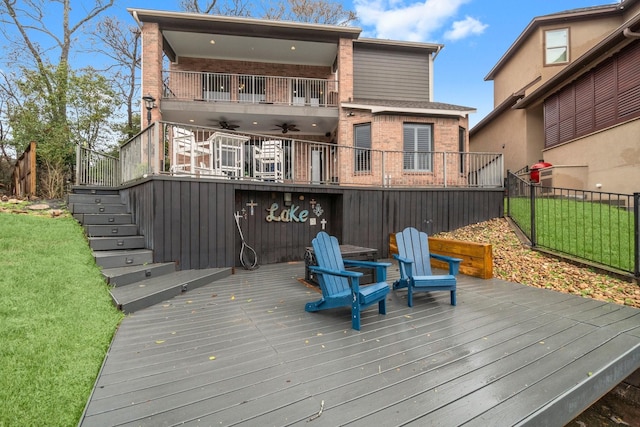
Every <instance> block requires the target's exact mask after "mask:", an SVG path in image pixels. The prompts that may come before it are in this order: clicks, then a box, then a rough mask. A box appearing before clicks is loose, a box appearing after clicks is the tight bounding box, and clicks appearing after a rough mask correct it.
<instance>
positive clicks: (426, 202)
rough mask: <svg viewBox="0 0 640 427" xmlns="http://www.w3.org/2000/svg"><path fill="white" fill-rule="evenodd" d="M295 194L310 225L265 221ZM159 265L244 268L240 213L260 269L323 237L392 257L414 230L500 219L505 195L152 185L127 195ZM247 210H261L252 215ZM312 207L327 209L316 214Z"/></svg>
mask: <svg viewBox="0 0 640 427" xmlns="http://www.w3.org/2000/svg"><path fill="white" fill-rule="evenodd" d="M284 192H289V193H291V194H292V196H293V197H292V202H293V204H294V205H295V206H296V208H295V209H294V210H295V212H296V215H299V214H300V212H301V211H303V210H306V211H308V212H309V216H308V218H309V219H311V218H314V219H315V224H313V223H312V222H311V221H309V220H307V221H304V222H296V221H289V222H284V221H267V220H266V218H267V215H268V213H269V212H268V211H267V209H268V208H269V207H270V206H271V205H272V204H273V203H278V205H279V208H278V211H277V212H276V213H277V214H278V215H279V214H280V213H281V212H282V208H283V204H284V203H283V193H284ZM122 193H123V194H124V195H125V199H126V200H128V203H129V207H130V210H131V213H132V215H133V217H134V219H135V222H136V224H137V225H138V226H139V228H140V232H141V234H143V235H144V237H145V243H146V247H147V248H149V249H153V261H154V262H176V263H177V265H178V268H179V269H201V268H211V267H230V266H240V262H239V257H238V255H239V251H240V247H241V240H240V236H239V233H238V230H237V228H236V224H235V220H234V212H240V213H242V214H243V217H242V219H241V221H240V222H241V227H242V232H243V235H244V237H245V240H246V243H247V244H248V245H249V246H251V247H252V248H254V249H255V251H256V253H257V255H258V262H259V264H261V265H265V264H274V263H281V262H290V261H300V260H302V259H304V253H305V249H306V247H308V246H310V244H311V240H312V239H313V238H314V237H315V235H316V234H317V233H318V232H319V231H321V230H322V228H323V222H324V227H325V230H326V231H327V232H328V233H330V234H332V235H335V236H336V237H338V239H339V240H340V242H341V243H344V244H351V245H355V246H364V247H369V248H375V249H377V250H378V256H379V257H382V258H386V257H388V255H389V252H388V249H389V234H390V233H395V232H397V231H400V230H402V229H403V228H405V227H408V226H413V227H416V228H418V229H420V230H422V231H425V232H427V233H429V234H435V233H438V232H440V231H447V230H452V229H455V228H459V227H462V226H465V225H468V224H473V223H477V222H481V221H485V220H488V219H491V218H496V217H500V216H502V214H503V199H504V193H503V191H502V189H461V188H456V189H453V188H452V189H448V188H438V189H397V188H395V189H386V188H381V189H364V188H347V187H339V186H336V187H305V186H288V185H277V184H276V185H273V184H262V183H256V184H248V183H246V182H243V181H233V180H228V181H225V180H198V179H194V178H178V177H153V178H149V179H148V180H145V181H142V182H140V183H136V184H133V185H131V186H130V187H128V188H126V189H124V190H122ZM249 203H255V204H256V206H255V207H254V213H253V215H251V209H250V205H248V204H249ZM314 207H321V210H322V212H320V209H316V212H314Z"/></svg>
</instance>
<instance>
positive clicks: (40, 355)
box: [0, 213, 122, 426]
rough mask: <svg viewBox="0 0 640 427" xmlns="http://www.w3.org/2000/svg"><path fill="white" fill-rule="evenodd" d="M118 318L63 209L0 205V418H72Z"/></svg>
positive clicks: (71, 422) (1, 422) (61, 422)
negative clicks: (19, 209)
mask: <svg viewBox="0 0 640 427" xmlns="http://www.w3.org/2000/svg"><path fill="white" fill-rule="evenodd" d="M121 319H122V314H121V313H120V312H119V311H118V310H116V308H115V307H114V306H113V304H112V302H111V298H110V296H109V291H108V287H107V285H106V283H105V281H104V279H103V278H102V276H101V274H100V270H99V268H98V267H97V266H96V265H95V262H94V260H93V257H92V255H91V251H90V249H89V247H88V245H87V241H86V238H85V236H84V233H83V230H82V227H81V226H80V225H79V224H78V223H77V222H76V221H75V220H74V219H72V218H71V217H69V216H66V217H58V218H50V217H45V216H36V215H18V214H12V213H0V370H1V372H2V374H1V375H0V426H44V425H47V426H75V425H77V424H78V421H79V419H80V416H81V415H82V411H83V410H84V406H85V404H86V402H87V399H88V397H89V394H90V393H91V390H92V388H93V384H94V382H95V379H96V376H97V374H98V372H99V370H100V366H101V365H102V361H103V359H104V356H105V354H106V351H107V349H108V346H109V344H110V342H111V338H112V337H113V334H114V332H115V330H116V328H117V326H118V324H119V322H120V320H121Z"/></svg>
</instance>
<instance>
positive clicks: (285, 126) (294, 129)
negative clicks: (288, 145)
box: [274, 123, 300, 133]
mask: <svg viewBox="0 0 640 427" xmlns="http://www.w3.org/2000/svg"><path fill="white" fill-rule="evenodd" d="M276 126H278V127H279V128H280V129H282V133H287V132H289V131H291V132H300V129H298V128H297V127H296V125H294V124H290V123H283V124H281V125H276ZM274 130H276V129H274Z"/></svg>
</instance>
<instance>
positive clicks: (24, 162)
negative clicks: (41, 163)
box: [13, 141, 36, 197]
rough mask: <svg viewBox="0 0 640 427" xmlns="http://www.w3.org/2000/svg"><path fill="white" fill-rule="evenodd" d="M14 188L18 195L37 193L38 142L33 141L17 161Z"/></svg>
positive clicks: (14, 170)
mask: <svg viewBox="0 0 640 427" xmlns="http://www.w3.org/2000/svg"><path fill="white" fill-rule="evenodd" d="M13 189H14V194H15V195H16V196H17V197H25V196H35V195H36V143H35V142H33V141H31V142H30V143H29V146H28V147H27V149H26V150H25V151H24V153H22V155H21V156H20V157H19V158H18V160H17V161H16V165H15V167H14V169H13Z"/></svg>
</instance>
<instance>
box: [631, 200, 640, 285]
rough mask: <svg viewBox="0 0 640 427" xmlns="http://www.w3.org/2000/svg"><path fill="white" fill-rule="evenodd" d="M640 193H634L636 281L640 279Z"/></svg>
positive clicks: (634, 270) (634, 268)
mask: <svg viewBox="0 0 640 427" xmlns="http://www.w3.org/2000/svg"><path fill="white" fill-rule="evenodd" d="M639 205H640V193H633V222H634V231H633V247H634V249H635V250H634V252H635V253H634V259H635V263H634V267H633V275H634V276H635V278H636V283H637V282H638V280H640V206H639Z"/></svg>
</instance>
